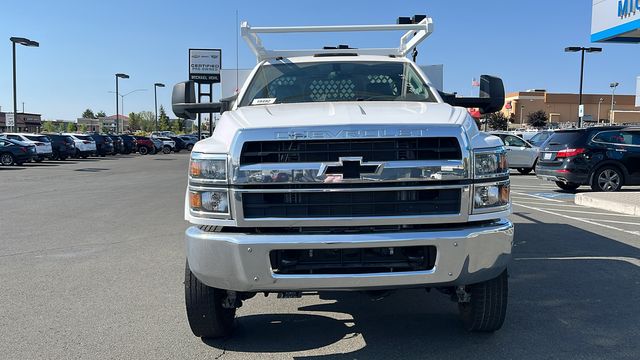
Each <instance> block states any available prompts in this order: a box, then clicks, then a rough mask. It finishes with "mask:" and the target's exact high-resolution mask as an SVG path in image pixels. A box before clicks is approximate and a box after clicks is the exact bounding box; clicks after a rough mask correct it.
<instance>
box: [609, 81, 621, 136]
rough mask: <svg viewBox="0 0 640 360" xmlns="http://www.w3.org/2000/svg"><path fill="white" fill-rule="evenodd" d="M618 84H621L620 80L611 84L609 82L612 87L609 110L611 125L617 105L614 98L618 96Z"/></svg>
mask: <svg viewBox="0 0 640 360" xmlns="http://www.w3.org/2000/svg"><path fill="white" fill-rule="evenodd" d="M618 85H620V83H619V82H612V83H611V84H609V87H610V88H611V112H609V125H611V122H612V121H613V110H614V107H615V105H616V103H615V102H614V101H613V99H614V98H615V96H616V88H617V87H618Z"/></svg>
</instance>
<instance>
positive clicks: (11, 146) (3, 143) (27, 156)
mask: <svg viewBox="0 0 640 360" xmlns="http://www.w3.org/2000/svg"><path fill="white" fill-rule="evenodd" d="M35 156H36V146H35V145H32V144H30V143H26V142H23V141H18V140H12V139H6V138H1V139H0V165H4V166H9V165H13V164H16V165H22V164H23V163H26V162H29V161H31V159H33V158H34V157H35Z"/></svg>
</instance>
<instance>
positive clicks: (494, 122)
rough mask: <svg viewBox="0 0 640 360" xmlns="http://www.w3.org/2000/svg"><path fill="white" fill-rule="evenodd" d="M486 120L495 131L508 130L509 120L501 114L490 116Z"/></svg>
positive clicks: (496, 113)
mask: <svg viewBox="0 0 640 360" xmlns="http://www.w3.org/2000/svg"><path fill="white" fill-rule="evenodd" d="M485 120H486V121H487V125H489V127H490V128H492V129H493V130H507V127H508V122H509V119H507V117H506V116H504V114H503V113H501V112H495V113H491V114H488V115H487V116H486V118H485Z"/></svg>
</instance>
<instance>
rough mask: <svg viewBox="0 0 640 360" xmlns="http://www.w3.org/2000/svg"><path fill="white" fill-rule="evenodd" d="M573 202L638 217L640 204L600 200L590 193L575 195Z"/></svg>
mask: <svg viewBox="0 0 640 360" xmlns="http://www.w3.org/2000/svg"><path fill="white" fill-rule="evenodd" d="M574 202H575V203H576V204H577V205H582V206H587V207H591V208H597V209H602V210H608V211H613V212H617V213H621V214H627V215H635V216H640V204H638V205H636V204H632V203H626V204H625V203H623V202H620V201H616V199H600V198H597V197H596V196H594V195H593V194H590V193H580V194H576V196H575V200H574Z"/></svg>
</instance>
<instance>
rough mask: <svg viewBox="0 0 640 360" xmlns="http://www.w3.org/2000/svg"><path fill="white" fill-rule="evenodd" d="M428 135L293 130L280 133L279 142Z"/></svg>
mask: <svg viewBox="0 0 640 360" xmlns="http://www.w3.org/2000/svg"><path fill="white" fill-rule="evenodd" d="M427 133H428V130H427V129H353V130H338V131H335V132H334V131H328V130H299V131H298V130H291V131H278V132H276V133H275V138H276V139H278V140H284V139H289V140H296V139H354V138H356V139H357V138H384V137H422V136H425V135H426V134H427Z"/></svg>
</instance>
